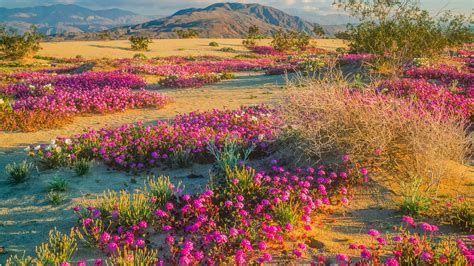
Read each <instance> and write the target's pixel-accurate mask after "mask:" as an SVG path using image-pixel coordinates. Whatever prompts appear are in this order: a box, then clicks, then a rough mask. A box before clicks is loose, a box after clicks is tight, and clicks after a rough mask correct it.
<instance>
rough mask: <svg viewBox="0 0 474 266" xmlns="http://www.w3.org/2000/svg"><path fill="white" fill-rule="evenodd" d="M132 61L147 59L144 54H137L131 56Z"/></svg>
mask: <svg viewBox="0 0 474 266" xmlns="http://www.w3.org/2000/svg"><path fill="white" fill-rule="evenodd" d="M133 59H141V60H144V59H147V57H146V55H145V54H142V53H138V54H134V55H133Z"/></svg>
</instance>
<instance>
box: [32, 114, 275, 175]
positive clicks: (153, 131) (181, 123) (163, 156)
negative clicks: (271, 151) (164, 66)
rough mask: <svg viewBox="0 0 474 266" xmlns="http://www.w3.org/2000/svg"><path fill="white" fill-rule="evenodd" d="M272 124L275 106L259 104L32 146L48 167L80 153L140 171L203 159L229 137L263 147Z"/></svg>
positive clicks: (107, 130) (60, 139)
mask: <svg viewBox="0 0 474 266" xmlns="http://www.w3.org/2000/svg"><path fill="white" fill-rule="evenodd" d="M276 128H277V118H276V116H275V115H274V110H272V109H269V108H266V107H264V106H259V107H245V108H243V109H241V110H235V111H231V110H224V111H219V110H213V111H208V112H193V113H189V114H186V115H177V116H176V119H175V120H174V122H172V123H167V122H163V121H159V122H158V123H157V124H156V125H150V126H145V125H143V124H141V123H138V124H133V125H132V124H127V125H123V126H121V127H119V128H114V129H107V128H104V129H101V130H99V131H95V130H91V131H89V132H87V133H84V134H81V135H76V136H74V137H72V138H71V139H65V138H57V140H56V141H55V144H54V145H55V146H54V148H51V147H50V145H42V146H41V148H40V149H37V150H36V156H38V157H39V158H40V159H41V160H42V161H43V162H44V163H45V164H46V165H50V166H59V165H64V164H67V163H68V162H71V161H74V160H76V159H80V158H81V157H84V156H85V157H86V158H96V159H98V160H102V161H104V162H105V163H107V164H109V165H112V166H115V167H118V168H126V169H130V168H132V169H143V168H145V167H153V166H156V165H157V164H158V163H160V162H162V161H166V160H168V159H171V158H173V157H174V156H183V155H185V156H197V157H199V158H201V160H206V158H209V155H208V154H207V146H208V144H209V143H210V142H213V143H215V144H216V145H221V144H222V143H223V142H224V141H225V140H228V139H233V140H235V141H236V142H238V143H241V144H242V145H256V146H257V147H258V148H260V149H264V148H266V147H267V145H268V142H269V141H271V140H273V138H274V134H275V132H276ZM57 147H59V149H56V148H57ZM199 158H196V159H199Z"/></svg>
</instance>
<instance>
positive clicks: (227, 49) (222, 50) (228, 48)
mask: <svg viewBox="0 0 474 266" xmlns="http://www.w3.org/2000/svg"><path fill="white" fill-rule="evenodd" d="M219 51H221V52H224V53H235V52H237V51H236V50H235V49H234V48H232V47H223V48H221V49H219Z"/></svg>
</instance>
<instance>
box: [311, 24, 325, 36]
mask: <svg viewBox="0 0 474 266" xmlns="http://www.w3.org/2000/svg"><path fill="white" fill-rule="evenodd" d="M313 33H314V35H316V37H323V36H325V35H326V32H325V31H324V29H323V27H321V25H314V27H313Z"/></svg>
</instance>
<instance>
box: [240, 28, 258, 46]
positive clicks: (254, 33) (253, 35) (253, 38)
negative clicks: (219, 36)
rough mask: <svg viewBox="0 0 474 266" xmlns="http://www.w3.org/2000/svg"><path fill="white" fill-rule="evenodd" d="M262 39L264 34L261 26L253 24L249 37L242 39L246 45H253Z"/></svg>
mask: <svg viewBox="0 0 474 266" xmlns="http://www.w3.org/2000/svg"><path fill="white" fill-rule="evenodd" d="M260 39H263V36H262V35H261V34H260V28H259V27H258V26H257V25H252V26H250V27H249V30H248V33H247V37H246V38H245V40H243V41H242V44H243V45H244V46H246V47H252V46H255V45H256V44H257V40H260Z"/></svg>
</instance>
